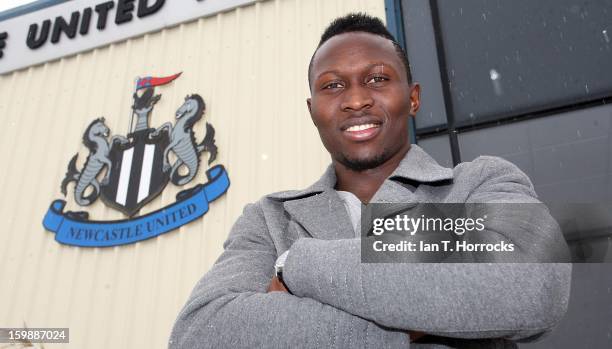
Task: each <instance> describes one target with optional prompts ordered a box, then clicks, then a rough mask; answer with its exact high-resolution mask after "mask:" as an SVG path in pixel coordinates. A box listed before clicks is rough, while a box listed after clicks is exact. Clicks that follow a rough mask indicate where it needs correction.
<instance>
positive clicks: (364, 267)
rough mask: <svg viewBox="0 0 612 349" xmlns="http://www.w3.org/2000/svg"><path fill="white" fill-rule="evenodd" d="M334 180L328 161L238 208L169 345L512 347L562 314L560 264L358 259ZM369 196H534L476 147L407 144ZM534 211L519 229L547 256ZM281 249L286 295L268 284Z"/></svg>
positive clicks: (520, 178)
mask: <svg viewBox="0 0 612 349" xmlns="http://www.w3.org/2000/svg"><path fill="white" fill-rule="evenodd" d="M335 182H336V178H335V173H334V169H333V167H332V166H331V165H330V167H329V168H328V169H327V171H326V172H325V174H324V175H323V177H321V179H320V180H319V181H317V182H316V183H314V184H313V185H312V186H310V187H308V188H307V189H304V190H300V191H285V192H279V193H274V194H271V195H267V196H265V197H263V198H262V199H261V200H259V201H258V202H256V203H254V204H249V205H247V206H246V207H245V209H244V213H243V214H242V216H241V217H240V218H238V220H237V221H236V223H235V225H234V226H233V228H232V230H231V232H230V234H229V237H228V239H227V241H226V242H225V243H224V248H225V251H224V252H223V254H222V255H221V256H220V257H219V259H218V260H217V262H216V263H215V264H214V265H213V267H212V268H211V270H210V271H209V272H208V273H206V275H204V276H203V277H202V279H201V280H200V281H199V282H198V283H197V285H196V286H195V288H194V290H193V292H192V294H191V296H190V297H189V300H188V301H187V303H186V305H185V306H184V308H183V309H182V311H181V312H180V314H179V316H178V319H177V321H176V323H175V325H174V328H173V331H172V334H171V337H170V342H169V343H170V347H171V348H297V347H300V348H409V347H413V348H448V347H466V348H475V347H477V348H514V347H516V345H515V344H514V342H513V341H514V340H520V339H523V340H530V339H533V338H536V337H537V336H538V335H540V334H542V333H545V332H547V331H550V330H551V329H552V328H553V327H554V326H555V324H556V323H557V322H558V321H559V320H560V319H561V318H562V317H563V315H564V313H565V311H566V309H567V303H568V298H569V291H570V276H571V264H569V263H555V264H553V263H548V264H536V263H520V264H519V263H517V264H510V263H497V264H475V263H464V264H452V263H447V264H435V263H429V264H426V263H422V264H420V263H411V264H401V263H398V264H387V263H385V264H364V263H361V262H360V242H359V240H358V239H355V235H354V232H353V230H352V225H351V223H350V220H349V216H348V213H347V211H346V209H345V207H344V205H343V203H342V201H341V199H340V198H339V196H338V194H337V193H336V192H335V190H334V189H333V188H334V185H335ZM371 201H372V202H461V203H462V202H519V203H525V202H538V201H537V198H536V193H535V192H534V190H533V185H532V184H531V182H530V181H529V179H528V177H527V176H526V175H525V174H524V173H523V172H521V171H520V170H519V169H518V168H517V167H516V166H515V165H513V164H511V163H510V162H508V161H505V160H503V159H501V158H497V157H490V156H481V157H479V158H477V159H476V160H474V161H472V162H465V163H462V164H459V165H458V166H456V167H455V168H454V169H449V168H444V167H441V166H440V165H438V164H437V163H436V162H435V160H434V159H433V158H431V157H430V156H429V155H428V154H426V153H425V152H424V151H423V150H422V149H421V148H419V147H418V146H416V145H412V148H411V149H410V151H409V152H408V154H407V155H406V157H405V158H404V159H403V160H402V162H401V163H400V165H399V166H398V168H397V169H396V170H395V172H394V173H393V174H392V175H391V176H390V177H389V178H388V179H387V180H385V182H384V183H383V185H382V186H381V187H380V189H379V190H378V191H377V193H376V194H375V195H374V197H373V199H372V200H371ZM533 216H534V217H537V218H536V219H535V222H537V224H538V226H536V228H534V231H535V233H534V232H533V231H532V232H528V233H529V234H532V235H533V236H537V237H538V238H539V239H545V240H544V241H548V243H549V245H550V246H552V247H551V249H550V251H552V252H551V253H553V254H556V255H555V256H554V257H553V256H546V257H550V258H561V257H560V256H565V257H567V254H568V250H567V245H566V244H565V241H564V239H563V237H562V234H561V232H560V230H559V227H558V225H557V224H556V222H555V221H554V219H552V217H550V215H549V214H548V211H547V210H546V209H544V210H543V211H542V212H537V213H535V214H534V215H533ZM501 234H502V235H503V234H504V232H501ZM508 234H510V232H508ZM512 234H516V232H513V233H512ZM519 248H520V246H519ZM287 249H290V253H289V255H288V258H287V261H286V264H285V268H284V271H283V276H284V280H285V283H286V284H287V286H288V288H289V289H290V290H291V292H292V293H293V294H288V293H283V292H272V293H266V289H267V287H268V285H269V283H270V279H271V278H272V276H273V275H274V267H273V265H274V262H275V260H276V258H277V256H279V255H280V254H281V253H283V252H284V251H286V250H287ZM557 260H559V259H557ZM405 330H416V331H423V332H426V333H428V334H433V336H429V339H428V340H427V342H428V343H430V344H422V343H410V340H409V337H408V335H407V334H406V331H405Z"/></svg>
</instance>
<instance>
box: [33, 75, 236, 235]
mask: <svg viewBox="0 0 612 349" xmlns="http://www.w3.org/2000/svg"><path fill="white" fill-rule="evenodd" d="M179 76H180V73H179V74H175V75H172V76H169V77H161V78H156V77H147V78H140V79H138V80H137V82H136V87H135V92H134V94H133V100H134V102H133V105H132V118H131V119H132V120H130V132H128V134H127V135H125V136H122V135H114V136H112V137H110V138H109V136H110V129H109V127H108V126H107V125H106V123H105V119H104V118H103V117H101V118H97V119H95V120H93V121H92V122H91V123H90V124H89V126H88V127H87V128H86V129H85V132H84V133H83V144H84V145H85V146H86V148H87V150H88V152H89V154H88V155H87V158H86V160H85V161H84V163H83V165H81V166H80V168H79V166H78V165H77V163H78V160H79V154H78V153H77V154H75V155H74V156H73V157H72V159H71V160H70V161H69V163H68V166H67V172H66V175H65V177H64V179H63V180H62V182H61V185H60V189H61V193H62V194H63V195H64V196H68V194H69V189H71V190H70V194H71V195H70V196H72V198H73V200H74V202H75V203H77V204H78V205H79V206H83V207H87V206H90V205H92V204H93V203H94V202H96V201H97V199H98V198H101V200H102V201H103V202H104V203H105V204H106V205H107V206H109V207H112V208H114V209H116V210H119V211H121V212H123V213H124V214H125V215H126V216H127V217H128V218H127V219H125V220H121V221H113V222H109V223H102V222H95V223H93V221H89V214H88V213H87V212H66V213H64V212H63V208H64V206H65V205H66V202H65V201H64V200H56V201H54V202H53V203H52V204H51V207H50V208H49V211H48V212H47V215H46V216H45V220H44V221H43V225H44V226H45V228H47V229H48V230H50V231H53V232H55V233H56V240H58V241H59V242H62V243H66V244H72V245H78V246H114V245H118V244H125V243H130V242H134V241H140V240H143V239H146V238H150V237H153V236H157V235H159V234H162V233H165V232H167V231H170V230H173V229H175V228H177V227H178V226H181V225H182V224H185V223H187V222H189V221H191V220H193V219H195V218H197V217H199V216H201V215H203V214H205V213H206V211H207V210H208V203H209V202H210V201H212V200H214V199H216V198H217V197H219V196H220V195H222V194H223V193H225V191H226V190H227V188H228V187H229V178H228V177H227V173H226V172H225V169H224V168H223V166H222V165H216V166H214V167H212V168H210V169H209V170H208V171H207V176H208V178H209V182H208V183H206V184H198V185H196V186H195V187H193V188H191V189H187V190H184V191H182V192H180V193H179V194H178V195H177V202H176V203H174V204H172V205H170V206H168V207H167V208H164V209H162V210H160V211H157V212H154V213H151V214H149V215H146V216H144V217H137V218H134V216H135V215H136V214H137V213H138V212H139V211H140V209H141V208H142V207H143V206H145V205H146V204H148V203H149V202H151V201H152V200H153V199H155V198H156V197H157V196H158V195H159V194H161V192H162V191H163V190H164V188H165V187H166V185H167V184H168V183H169V182H170V183H172V184H173V185H176V186H185V185H187V184H189V183H191V182H192V181H193V180H194V179H195V178H196V175H197V173H198V171H199V170H200V168H201V167H202V164H201V163H200V158H201V156H202V154H207V155H208V157H207V161H206V162H205V164H206V165H210V164H212V163H213V162H214V161H215V160H216V158H217V146H216V145H215V129H214V128H213V126H212V125H211V124H210V123H208V122H206V123H205V127H204V128H205V130H204V131H205V132H204V134H203V135H199V134H198V132H197V131H196V130H197V129H199V128H198V126H199V125H200V124H202V123H201V122H199V121H201V120H202V119H203V117H204V114H205V111H206V104H205V102H204V99H203V98H202V97H201V96H200V95H198V94H191V95H188V96H186V97H185V99H184V101H183V103H182V105H180V106H179V107H178V109H177V110H176V113H175V117H174V123H173V122H166V123H164V124H162V125H161V126H160V127H158V128H152V127H150V126H149V119H150V116H151V114H152V112H153V109H154V107H155V104H156V103H157V102H159V100H160V99H161V95H160V94H155V90H154V89H155V87H157V86H163V85H167V84H169V83H170V82H172V81H173V80H175V79H176V78H178V77H179ZM139 92H141V93H139ZM134 115H135V116H136V125H135V127H133V128H132V125H133V117H134ZM194 129H195V130H194ZM198 138H200V139H201V141H198V140H197V139H198ZM72 184H73V185H72ZM194 197H198V198H199V199H200V201H198V200H197V199H196V200H194ZM183 221H184V222H183ZM181 222H183V223H182V224H181ZM58 224H59V226H58ZM100 228H103V229H100Z"/></svg>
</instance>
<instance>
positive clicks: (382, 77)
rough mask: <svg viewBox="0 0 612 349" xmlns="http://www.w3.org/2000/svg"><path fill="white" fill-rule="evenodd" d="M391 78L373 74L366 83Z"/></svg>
mask: <svg viewBox="0 0 612 349" xmlns="http://www.w3.org/2000/svg"><path fill="white" fill-rule="evenodd" d="M387 80H389V79H387V78H386V77H384V76H372V77H370V78H369V79H368V81H367V82H366V84H375V83H379V82H383V81H387Z"/></svg>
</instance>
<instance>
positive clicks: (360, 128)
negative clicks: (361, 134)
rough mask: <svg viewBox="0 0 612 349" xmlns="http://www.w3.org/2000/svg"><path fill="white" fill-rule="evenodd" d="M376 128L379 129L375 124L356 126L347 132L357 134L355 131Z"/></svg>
mask: <svg viewBox="0 0 612 349" xmlns="http://www.w3.org/2000/svg"><path fill="white" fill-rule="evenodd" d="M374 127H378V126H376V125H375V124H365V125H355V126H351V127H349V128H347V129H346V130H347V131H349V132H355V131H363V130H367V129H369V128H374Z"/></svg>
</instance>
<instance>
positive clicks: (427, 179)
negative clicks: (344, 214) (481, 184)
mask: <svg viewBox="0 0 612 349" xmlns="http://www.w3.org/2000/svg"><path fill="white" fill-rule="evenodd" d="M450 179H453V170H452V169H450V168H447V167H442V166H440V165H439V164H438V163H437V162H436V160H434V159H433V158H432V157H431V156H429V154H427V153H426V152H425V151H424V150H423V149H422V148H421V147H419V146H418V145H416V144H412V145H411V146H410V150H409V151H408V153H406V156H404V158H403V159H402V161H401V162H400V164H399V166H397V168H396V169H395V171H393V173H392V174H391V175H390V176H389V178H388V180H387V181H385V183H384V184H383V186H384V185H385V184H387V182H389V180H399V181H401V180H406V181H411V182H417V183H433V182H439V181H443V180H450ZM335 185H336V171H335V170H334V165H333V164H330V165H329V166H328V167H327V169H326V170H325V172H324V173H323V176H321V178H319V180H317V181H316V182H315V183H313V184H312V185H311V186H309V187H307V188H306V189H303V190H289V191H284V192H279V193H274V194H269V195H267V197H269V198H271V199H275V200H279V201H286V200H295V199H300V198H305V197H307V196H311V195H314V194H318V193H322V192H324V191H327V190H333V189H334V186H335ZM381 189H382V187H381Z"/></svg>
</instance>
